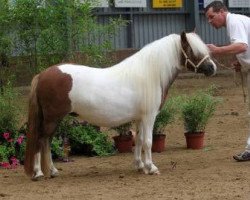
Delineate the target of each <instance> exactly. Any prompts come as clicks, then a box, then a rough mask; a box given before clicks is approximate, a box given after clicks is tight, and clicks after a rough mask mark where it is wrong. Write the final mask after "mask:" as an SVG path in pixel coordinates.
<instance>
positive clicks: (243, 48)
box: [205, 1, 250, 161]
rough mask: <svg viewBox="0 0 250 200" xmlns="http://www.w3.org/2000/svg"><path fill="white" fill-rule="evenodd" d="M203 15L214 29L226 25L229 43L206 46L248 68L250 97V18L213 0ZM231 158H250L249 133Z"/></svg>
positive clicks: (245, 159)
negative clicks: (242, 146)
mask: <svg viewBox="0 0 250 200" xmlns="http://www.w3.org/2000/svg"><path fill="white" fill-rule="evenodd" d="M205 15H206V18H207V20H208V22H209V23H210V24H211V25H212V26H213V27H215V28H216V29H218V28H221V27H226V29H227V34H228V36H229V39H230V43H231V44H229V45H225V46H220V47H219V46H216V45H213V44H208V45H207V46H208V48H209V49H210V51H211V53H212V54H213V55H232V56H233V57H235V58H236V60H235V61H234V62H233V63H232V64H233V65H234V66H235V67H236V68H239V67H240V66H243V67H245V68H246V69H247V70H248V72H247V87H248V97H250V18H249V17H247V16H244V15H239V14H233V13H230V12H229V11H228V9H227V7H226V6H225V5H224V4H223V3H222V2H221V1H213V2H212V3H210V4H209V5H208V6H207V7H206V8H205ZM249 102H250V98H249ZM249 109H250V103H249ZM249 114H250V112H249ZM233 158H234V159H235V160H237V161H247V160H250V135H249V138H248V140H247V146H246V148H245V151H243V152H242V153H240V154H238V155H235V156H233Z"/></svg>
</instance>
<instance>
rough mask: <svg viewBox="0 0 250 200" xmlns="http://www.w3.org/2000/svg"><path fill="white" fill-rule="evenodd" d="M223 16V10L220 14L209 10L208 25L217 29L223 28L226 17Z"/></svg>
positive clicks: (207, 15) (207, 13)
mask: <svg viewBox="0 0 250 200" xmlns="http://www.w3.org/2000/svg"><path fill="white" fill-rule="evenodd" d="M223 14H224V11H223V10H222V9H221V10H220V11H219V12H214V11H213V8H209V9H208V11H207V12H206V17H207V20H208V23H209V24H211V25H212V26H213V27H215V28H221V27H222V26H225V17H224V15H223Z"/></svg>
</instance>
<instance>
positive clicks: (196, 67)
mask: <svg viewBox="0 0 250 200" xmlns="http://www.w3.org/2000/svg"><path fill="white" fill-rule="evenodd" d="M181 51H182V53H183V55H184V57H185V59H186V60H185V67H186V68H187V64H188V63H189V64H191V65H192V66H193V68H194V71H195V73H197V70H198V68H199V67H200V65H201V64H202V63H203V62H204V61H205V60H206V59H208V58H209V55H206V56H204V57H203V58H202V59H201V60H200V62H199V63H198V64H197V65H196V64H194V63H193V61H192V60H190V58H189V57H188V55H187V54H186V52H185V51H184V49H183V48H182V47H181Z"/></svg>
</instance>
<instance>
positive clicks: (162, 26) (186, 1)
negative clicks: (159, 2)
mask: <svg viewBox="0 0 250 200" xmlns="http://www.w3.org/2000/svg"><path fill="white" fill-rule="evenodd" d="M151 2H152V1H151V0H147V8H115V7H110V8H101V9H97V10H96V12H95V14H96V15H97V16H98V19H99V22H100V23H108V18H109V17H119V16H121V17H122V18H124V19H127V20H129V21H130V23H129V25H128V26H127V27H123V28H121V29H120V30H119V31H118V33H117V35H116V37H115V38H113V39H112V42H113V45H114V48H115V49H126V48H135V49H140V48H142V47H143V46H145V45H146V44H148V43H150V42H152V41H154V40H157V39H159V38H161V37H164V36H166V35H169V34H171V33H177V34H180V33H181V32H182V31H190V29H191V27H194V26H195V27H196V32H197V33H198V34H199V35H200V36H201V38H202V39H203V40H204V41H205V43H214V44H217V45H224V44H226V43H228V38H227V34H226V29H225V28H222V29H219V30H216V29H215V28H213V27H212V26H210V25H209V24H208V22H207V20H206V18H205V15H204V12H203V8H201V7H200V8H199V6H200V5H199V2H198V0H197V2H196V0H183V7H182V8H180V9H153V8H152V6H151ZM190 5H191V6H190ZM193 7H194V8H193ZM229 9H230V8H229ZM230 11H231V12H235V13H241V14H246V15H248V16H250V8H234V9H230ZM193 13H194V14H193ZM197 19H198V20H197Z"/></svg>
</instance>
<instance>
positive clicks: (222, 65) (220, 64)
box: [213, 58, 247, 103]
mask: <svg viewBox="0 0 250 200" xmlns="http://www.w3.org/2000/svg"><path fill="white" fill-rule="evenodd" d="M213 60H214V61H215V62H216V64H218V65H219V66H221V67H223V68H226V69H230V70H232V69H233V68H234V66H233V65H232V67H227V66H225V65H224V64H222V63H220V62H219V61H218V60H216V59H215V58H213ZM234 73H237V72H236V71H234ZM235 77H236V76H235ZM240 79H241V89H242V93H243V98H244V103H246V98H247V95H246V91H245V88H244V78H243V73H242V71H241V70H240ZM234 81H235V84H236V78H235V80H234ZM236 85H237V84H236Z"/></svg>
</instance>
